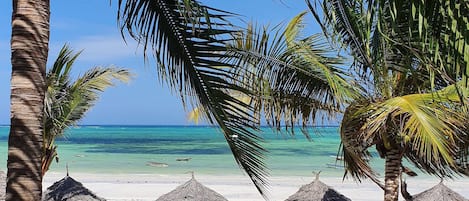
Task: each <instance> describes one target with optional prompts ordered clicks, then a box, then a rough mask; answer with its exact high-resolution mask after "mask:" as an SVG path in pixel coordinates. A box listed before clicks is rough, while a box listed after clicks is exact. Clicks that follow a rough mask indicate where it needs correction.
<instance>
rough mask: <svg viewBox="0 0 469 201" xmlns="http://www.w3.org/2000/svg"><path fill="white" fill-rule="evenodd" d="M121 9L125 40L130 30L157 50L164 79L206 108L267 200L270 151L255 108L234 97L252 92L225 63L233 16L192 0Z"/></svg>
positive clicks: (142, 2)
mask: <svg viewBox="0 0 469 201" xmlns="http://www.w3.org/2000/svg"><path fill="white" fill-rule="evenodd" d="M119 10H120V12H119V16H118V18H119V20H120V22H121V28H122V33H123V35H124V31H127V32H128V33H129V34H130V36H131V37H132V38H133V39H135V40H137V41H138V42H139V43H140V44H143V47H144V52H145V53H146V52H147V50H148V49H150V48H151V51H152V54H153V55H154V56H155V58H156V60H157V62H158V68H157V69H158V72H159V75H160V77H161V78H163V79H162V80H164V81H166V82H167V83H168V85H169V86H170V88H171V89H173V90H175V91H176V92H178V94H179V95H180V96H181V98H182V100H183V103H184V105H186V104H188V103H187V100H189V101H190V104H192V105H193V106H201V107H202V108H203V109H202V111H204V112H206V114H205V116H206V117H207V119H208V121H209V122H210V123H216V124H218V125H219V126H220V128H221V130H222V131H223V134H224V136H225V139H226V141H227V143H228V145H229V147H230V149H231V151H232V153H233V155H234V158H235V160H236V162H237V163H238V164H239V166H240V167H241V168H242V169H243V170H244V171H246V173H247V174H248V175H249V177H250V178H251V180H252V181H253V182H254V184H255V185H256V187H257V189H258V190H259V192H261V194H262V195H263V196H264V197H266V196H267V194H266V187H267V186H268V183H267V176H268V173H267V167H266V165H265V163H264V159H265V156H264V154H265V153H266V150H265V149H264V148H263V147H262V146H261V144H260V143H261V142H262V141H263V139H262V138H261V137H260V136H259V135H257V134H256V132H257V131H258V127H257V125H258V121H257V120H256V119H255V118H254V117H253V116H252V112H253V108H252V107H251V106H250V105H248V104H246V103H244V102H242V101H240V100H238V99H237V98H236V97H233V95H232V94H233V93H244V94H247V93H249V91H247V90H244V89H243V88H240V87H239V86H237V85H235V84H234V83H232V82H230V80H233V78H234V77H233V75H232V74H231V72H229V69H230V68H231V65H229V64H228V63H226V62H223V61H220V58H222V57H223V56H224V55H225V52H226V47H225V42H226V41H227V39H229V38H230V35H229V34H230V33H234V30H233V28H232V27H231V26H230V25H229V23H227V21H226V20H225V18H226V17H229V15H231V14H230V13H227V12H224V11H221V10H217V9H213V8H209V7H206V6H203V5H201V4H199V3H198V2H196V1H191V0H157V1H150V0H127V1H124V0H120V1H119ZM145 57H146V55H145ZM220 67H223V68H220ZM235 136H237V137H235Z"/></svg>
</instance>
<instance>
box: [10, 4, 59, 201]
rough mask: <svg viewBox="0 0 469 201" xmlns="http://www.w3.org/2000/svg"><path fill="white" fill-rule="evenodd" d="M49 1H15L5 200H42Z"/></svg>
mask: <svg viewBox="0 0 469 201" xmlns="http://www.w3.org/2000/svg"><path fill="white" fill-rule="evenodd" d="M49 8H50V4H49V0H13V15H12V34H11V63H12V75H11V109H10V111H11V122H10V136H9V139H8V162H7V167H8V174H7V177H8V179H7V181H8V182H7V187H6V200H7V201H8V200H15V201H16V200H28V201H33V200H34V201H37V200H41V194H42V173H41V156H42V147H43V144H42V141H43V139H42V114H43V106H44V92H45V86H46V84H45V77H46V74H45V71H46V63H47V54H48V51H49V49H48V48H49V47H48V44H49V14H50V10H49Z"/></svg>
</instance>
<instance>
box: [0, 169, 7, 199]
mask: <svg viewBox="0 0 469 201" xmlns="http://www.w3.org/2000/svg"><path fill="white" fill-rule="evenodd" d="M6 183H7V175H6V174H5V172H3V171H0V200H5V194H6V192H5V189H6Z"/></svg>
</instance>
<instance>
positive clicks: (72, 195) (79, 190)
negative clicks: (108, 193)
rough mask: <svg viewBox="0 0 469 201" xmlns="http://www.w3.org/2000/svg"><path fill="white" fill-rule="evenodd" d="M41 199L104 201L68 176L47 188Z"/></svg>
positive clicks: (55, 200) (48, 200) (52, 200)
mask: <svg viewBox="0 0 469 201" xmlns="http://www.w3.org/2000/svg"><path fill="white" fill-rule="evenodd" d="M42 200H43V201H59V200H60V201H105V199H103V198H100V197H98V196H96V195H95V194H94V193H93V192H91V191H90V190H88V189H87V188H85V187H84V186H83V185H82V184H81V183H80V182H78V181H75V180H74V179H73V178H71V177H70V176H68V174H67V176H66V177H64V178H63V179H61V180H60V181H57V182H55V183H54V184H53V185H52V186H50V187H49V188H47V190H46V192H44V195H43V199H42Z"/></svg>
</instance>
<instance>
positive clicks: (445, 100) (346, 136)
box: [231, 1, 469, 200]
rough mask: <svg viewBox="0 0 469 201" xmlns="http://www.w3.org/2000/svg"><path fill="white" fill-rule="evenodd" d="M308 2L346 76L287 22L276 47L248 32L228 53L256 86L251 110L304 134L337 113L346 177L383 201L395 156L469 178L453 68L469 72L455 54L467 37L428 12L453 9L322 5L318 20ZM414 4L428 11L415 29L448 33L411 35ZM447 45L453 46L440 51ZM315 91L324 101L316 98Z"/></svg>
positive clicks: (462, 108)
mask: <svg viewBox="0 0 469 201" xmlns="http://www.w3.org/2000/svg"><path fill="white" fill-rule="evenodd" d="M307 2H308V6H309V7H310V8H311V10H312V11H313V14H314V16H315V17H316V18H317V20H318V21H319V22H320V23H321V26H322V27H323V29H324V32H325V34H326V36H328V37H329V40H330V41H332V42H335V44H339V46H340V47H342V48H343V49H342V51H343V52H349V53H350V54H351V55H352V56H353V58H354V60H353V63H352V67H351V68H350V71H348V72H346V73H345V72H344V71H345V70H346V69H344V68H343V67H342V68H341V67H338V66H337V65H340V64H341V63H340V62H339V63H337V60H334V59H332V58H328V56H331V55H332V53H326V52H325V51H324V48H321V47H324V46H320V45H318V44H320V43H318V41H319V42H320V40H316V41H315V40H313V39H314V38H316V39H317V37H315V36H311V37H307V38H303V39H301V38H300V39H298V38H297V36H298V35H297V34H296V33H298V31H299V29H298V28H296V29H295V28H293V27H295V26H298V24H297V25H295V24H294V23H291V24H290V25H289V26H288V27H287V30H286V31H285V32H283V34H282V35H281V36H280V37H275V36H278V34H274V39H268V36H269V35H268V33H267V32H266V31H264V30H261V31H258V32H257V33H256V34H250V33H249V31H248V32H247V34H245V35H243V36H241V39H240V40H239V41H241V42H239V43H237V44H235V45H233V48H232V49H231V50H232V52H231V54H232V55H234V56H235V59H232V60H233V61H234V62H235V64H237V65H236V66H238V67H239V68H242V69H246V68H248V69H255V70H251V71H250V72H249V73H250V74H246V75H245V76H242V78H248V79H247V81H246V80H243V82H248V83H250V84H247V86H262V87H264V88H263V89H260V90H257V91H258V93H257V96H254V97H253V103H252V104H253V105H256V107H255V109H256V111H260V110H261V109H263V110H264V114H265V115H266V118H267V119H268V120H269V122H270V124H271V125H274V126H276V127H277V128H279V125H280V124H282V123H286V125H287V126H294V125H295V124H298V123H302V124H303V128H305V127H304V126H305V125H307V124H305V122H306V123H308V122H309V120H311V119H312V120H314V119H315V118H316V115H317V114H321V112H319V111H324V110H326V109H332V111H336V112H343V119H342V123H341V131H340V132H341V139H342V145H343V146H342V154H343V157H344V160H345V165H346V175H347V174H350V175H352V176H353V177H354V178H356V179H358V180H360V179H363V178H370V179H372V180H373V181H374V182H376V183H377V184H378V185H380V186H381V187H382V188H383V190H385V200H397V198H398V187H399V176H400V175H401V168H402V159H403V158H406V159H408V160H409V161H410V162H411V163H413V164H414V165H415V166H416V167H417V168H419V169H421V170H422V171H424V172H426V173H429V174H433V175H437V176H439V177H453V176H455V175H461V174H464V175H469V172H468V171H467V170H466V169H467V167H468V163H467V156H468V151H469V150H468V146H469V144H468V140H469V137H468V136H469V133H467V132H468V128H467V120H468V113H467V104H468V102H467V101H468V95H469V93H468V92H469V90H468V88H467V86H468V85H467V75H466V74H465V72H466V70H462V69H461V68H462V67H466V69H468V70H469V68H468V67H467V66H468V65H467V64H468V59H469V58H467V56H466V55H467V53H466V54H465V55H464V54H461V53H462V52H461V51H466V50H468V49H465V50H460V49H459V48H464V43H461V44H459V40H462V41H468V40H467V37H468V35H467V34H466V35H465V36H464V37H466V38H464V37H463V36H462V35H460V33H467V30H464V28H465V27H464V26H457V24H458V23H460V22H454V21H452V22H453V23H456V25H455V26H456V28H457V30H453V29H452V28H454V26H453V27H451V26H449V28H448V24H451V23H452V22H451V20H454V18H457V20H462V21H464V20H465V21H467V18H463V17H462V16H460V14H455V15H454V16H452V15H451V14H449V13H445V12H442V13H439V12H438V11H441V10H442V9H436V8H438V6H448V7H451V6H453V7H454V5H451V4H444V5H438V4H431V5H425V6H424V5H418V3H410V4H403V3H400V4H398V5H393V4H392V2H384V4H385V5H380V3H383V2H381V1H380V2H374V1H371V2H370V1H366V2H361V1H350V2H348V1H325V2H324V4H322V5H323V6H322V12H323V13H324V17H325V19H326V20H325V22H323V21H321V20H320V17H319V14H318V11H317V10H316V9H315V8H314V7H313V5H312V4H311V3H310V2H309V1H307ZM396 4H397V3H396ZM380 6H382V7H383V8H382V9H380V8H381V7H380ZM412 6H415V7H417V8H419V9H423V8H425V10H426V9H427V8H429V7H430V8H429V9H428V10H426V13H423V14H425V17H429V18H431V20H430V19H427V20H426V21H424V22H422V29H423V27H424V28H425V30H427V31H428V30H438V31H440V30H444V31H446V32H442V33H440V32H438V34H440V35H438V34H436V33H435V32H434V31H433V32H427V33H424V34H420V33H419V30H418V28H417V30H414V29H413V26H410V25H409V24H408V23H415V24H417V25H418V24H419V23H418V21H417V20H416V21H417V22H409V21H410V19H414V18H412V17H411V16H412V13H409V12H410V11H412V9H411V8H412ZM427 6H429V7H427ZM465 6H466V5H464V6H460V5H458V6H457V9H460V10H461V11H458V12H457V13H464V12H463V11H466V9H467V6H466V7H465ZM375 9H376V10H375ZM389 9H393V13H391V14H390V12H391V11H389ZM443 10H445V11H448V9H443ZM431 11H434V12H433V13H430V12H431ZM386 12H387V13H386ZM406 12H407V13H406ZM419 12H423V11H421V10H419ZM458 15H459V16H458ZM414 16H419V13H417V14H415V13H414ZM416 18H418V17H416ZM436 19H438V20H439V21H438V20H436ZM445 20H447V21H450V22H446V21H445ZM294 21H295V20H294ZM430 22H432V23H436V22H441V24H443V25H441V24H440V25H438V24H437V25H431V23H430ZM429 24H430V25H429ZM291 25H293V26H291ZM298 27H300V26H298ZM445 28H446V29H445ZM464 31H465V32H464ZM384 33H389V34H392V35H386V34H384ZM432 33H433V34H434V35H432ZM444 34H446V36H445V35H444ZM451 34H455V35H456V37H455V36H454V35H451ZM458 34H459V35H458ZM412 37H414V38H412ZM439 37H443V38H441V39H440V38H439ZM451 39H455V40H457V41H456V42H454V41H453V43H452V44H453V45H448V40H451ZM421 40H425V41H421ZM271 41H275V42H274V43H270V42H271ZM450 42H451V41H450ZM428 44H431V45H428ZM454 44H457V45H454ZM438 47H439V49H438ZM466 47H467V46H466ZM442 55H445V57H444V60H442V57H441V56H442ZM465 56H466V57H465ZM333 61H336V62H333ZM436 64H437V65H436ZM251 66H254V67H255V68H253V67H251ZM334 66H336V67H334ZM252 74H254V76H252ZM239 80H242V79H239ZM262 83H267V84H262ZM321 83H322V84H321ZM321 88H322V89H323V90H322V93H321V91H317V90H318V89H321ZM315 90H316V91H315ZM325 92H327V93H325ZM254 94H256V93H254ZM326 111H329V110H326ZM304 130H305V129H304ZM372 146H376V148H377V150H378V152H379V153H380V154H381V156H382V157H383V158H385V161H386V162H385V178H384V179H385V184H384V185H383V184H381V182H380V181H379V179H378V178H377V175H376V172H375V171H374V170H372V169H371V167H370V166H369V164H368V163H369V161H368V160H367V159H368V158H369V157H371V155H370V153H369V151H368V149H369V148H370V147H372Z"/></svg>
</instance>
